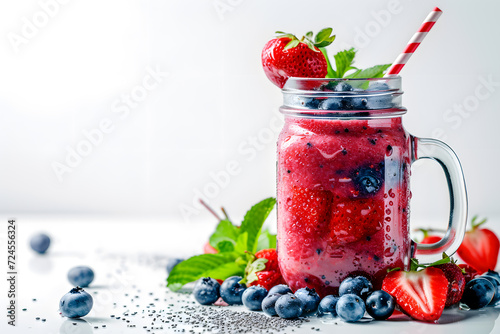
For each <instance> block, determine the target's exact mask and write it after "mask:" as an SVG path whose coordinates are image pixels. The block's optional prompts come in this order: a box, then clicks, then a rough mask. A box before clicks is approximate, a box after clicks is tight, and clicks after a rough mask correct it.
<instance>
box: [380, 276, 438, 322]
mask: <svg viewBox="0 0 500 334" xmlns="http://www.w3.org/2000/svg"><path fill="white" fill-rule="evenodd" d="M382 290H384V291H386V292H388V293H389V294H391V295H392V296H393V297H394V298H396V301H397V303H398V305H399V306H400V307H401V309H402V310H403V311H404V312H405V313H407V314H408V315H409V316H411V317H412V318H413V319H416V320H422V321H436V320H438V319H439V317H441V314H442V313H443V310H444V307H445V304H446V294H447V291H448V280H447V279H446V276H445V275H444V273H443V271H441V270H440V269H438V268H434V267H427V268H425V269H423V270H420V271H409V272H406V271H392V272H390V273H388V274H387V276H386V277H385V279H384V281H383V283H382Z"/></svg>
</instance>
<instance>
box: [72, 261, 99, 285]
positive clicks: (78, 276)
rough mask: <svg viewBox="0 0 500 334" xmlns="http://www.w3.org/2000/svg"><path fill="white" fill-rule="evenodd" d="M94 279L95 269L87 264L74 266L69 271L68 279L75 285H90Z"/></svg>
mask: <svg viewBox="0 0 500 334" xmlns="http://www.w3.org/2000/svg"><path fill="white" fill-rule="evenodd" d="M93 280H94V271H93V270H92V269H91V268H90V267H87V266H78V267H73V268H71V269H70V270H69V271H68V281H69V282H70V283H71V284H72V285H74V286H80V287H83V288H85V287H88V286H89V285H90V283H92V281H93Z"/></svg>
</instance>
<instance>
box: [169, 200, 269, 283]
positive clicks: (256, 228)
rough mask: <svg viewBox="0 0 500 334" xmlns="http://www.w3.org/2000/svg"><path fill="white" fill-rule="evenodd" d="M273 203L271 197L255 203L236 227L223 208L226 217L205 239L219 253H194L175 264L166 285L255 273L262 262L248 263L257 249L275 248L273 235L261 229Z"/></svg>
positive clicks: (252, 260)
mask: <svg viewBox="0 0 500 334" xmlns="http://www.w3.org/2000/svg"><path fill="white" fill-rule="evenodd" d="M275 204H276V199H275V198H272V197H271V198H267V199H265V200H263V201H261V202H259V203H257V204H255V205H254V206H252V208H251V209H250V210H248V212H247V213H246V214H245V217H244V219H243V222H242V223H241V226H240V227H238V226H235V225H234V224H233V223H232V222H231V221H230V220H229V218H228V217H227V214H226V213H225V211H224V214H225V217H226V219H221V220H220V221H219V224H218V225H217V227H216V229H215V232H214V233H213V234H212V235H211V236H210V240H209V242H210V245H211V246H212V247H214V248H215V249H217V250H218V252H219V253H217V254H202V255H196V256H193V257H191V258H189V259H187V260H185V261H183V262H181V263H179V264H178V265H176V266H175V267H174V269H172V271H171V272H170V274H169V275H168V278H167V287H168V288H169V289H170V290H172V291H177V290H179V289H180V288H182V286H184V285H185V284H186V283H189V282H193V281H196V280H197V279H199V278H201V277H212V278H215V279H226V278H228V277H230V276H235V275H238V276H244V278H246V273H245V269H246V268H247V269H249V270H248V274H250V273H252V272H253V273H255V272H256V270H257V269H258V268H261V267H262V263H260V262H259V263H257V264H255V265H252V263H253V262H254V260H255V255H254V254H255V253H256V252H257V251H258V250H260V249H267V248H275V247H276V236H275V235H273V234H271V233H269V231H267V230H265V231H262V226H263V225H264V222H265V221H266V219H267V217H268V216H269V214H270V213H271V211H272V209H273V208H274V205H275ZM211 211H212V212H213V210H211ZM215 216H216V217H218V216H217V215H216V214H215ZM218 219H220V218H218ZM261 247H265V248H261ZM261 262H262V261H261ZM250 269H251V270H250ZM261 270H262V269H261ZM257 271H258V270H257Z"/></svg>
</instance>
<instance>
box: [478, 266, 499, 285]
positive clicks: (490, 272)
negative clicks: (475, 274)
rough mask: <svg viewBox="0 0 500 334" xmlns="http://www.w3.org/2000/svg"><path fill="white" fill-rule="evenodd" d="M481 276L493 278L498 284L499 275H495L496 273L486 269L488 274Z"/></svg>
mask: <svg viewBox="0 0 500 334" xmlns="http://www.w3.org/2000/svg"><path fill="white" fill-rule="evenodd" d="M482 276H490V277H493V278H495V279H496V280H497V281H498V284H500V274H499V273H497V272H496V271H493V270H489V269H488V272H486V273H484V274H483V275H482Z"/></svg>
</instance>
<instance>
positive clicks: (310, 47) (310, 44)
mask: <svg viewBox="0 0 500 334" xmlns="http://www.w3.org/2000/svg"><path fill="white" fill-rule="evenodd" d="M301 43H304V44H305V45H307V46H308V47H309V49H311V50H313V51H314V52H319V51H318V49H317V48H316V47H315V46H314V44H313V42H311V41H310V40H308V39H304V40H303V41H302V42H301Z"/></svg>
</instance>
